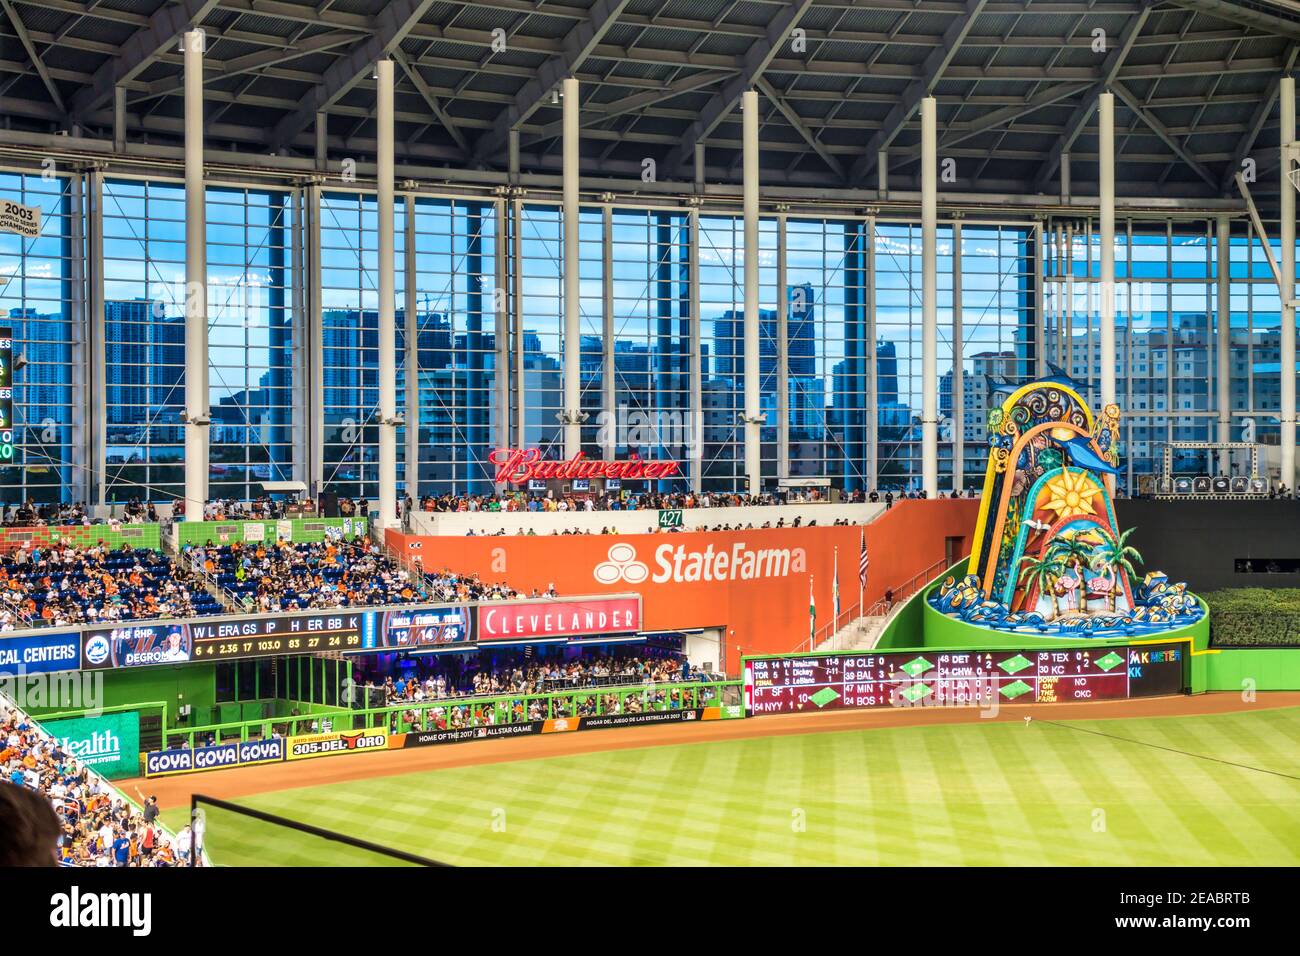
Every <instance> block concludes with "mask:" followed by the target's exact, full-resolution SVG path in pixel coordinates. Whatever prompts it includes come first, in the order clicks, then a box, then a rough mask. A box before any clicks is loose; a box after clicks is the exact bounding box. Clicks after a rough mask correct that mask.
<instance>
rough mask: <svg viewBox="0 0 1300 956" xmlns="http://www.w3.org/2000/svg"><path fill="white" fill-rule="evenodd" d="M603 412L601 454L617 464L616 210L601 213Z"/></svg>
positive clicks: (609, 207) (605, 207) (608, 207)
mask: <svg viewBox="0 0 1300 956" xmlns="http://www.w3.org/2000/svg"><path fill="white" fill-rule="evenodd" d="M600 226H601V229H600V354H601V359H600V362H601V368H600V410H601V413H602V415H603V416H604V420H603V421H602V422H601V427H600V436H601V449H600V450H601V454H602V455H604V456H605V460H606V461H613V460H614V457H615V456H616V455H617V453H618V438H619V435H618V431H619V415H618V405H617V397H616V392H615V390H614V374H615V369H614V243H613V238H612V237H613V235H614V207H613V206H612V205H611V204H610V203H609V202H606V203H605V204H604V205H603V206H601V209H600Z"/></svg>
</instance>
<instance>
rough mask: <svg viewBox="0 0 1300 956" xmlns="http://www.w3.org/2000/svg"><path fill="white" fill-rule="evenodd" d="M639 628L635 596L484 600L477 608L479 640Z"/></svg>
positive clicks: (638, 614)
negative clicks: (521, 601)
mask: <svg viewBox="0 0 1300 956" xmlns="http://www.w3.org/2000/svg"><path fill="white" fill-rule="evenodd" d="M640 629H641V602H640V601H639V600H638V599H637V598H634V597H630V598H593V599H591V600H588V601H536V602H529V603H527V604H482V605H479V608H478V639H479V640H480V641H518V640H527V639H528V638H537V639H543V640H545V639H546V638H565V637H582V636H585V635H597V634H626V633H630V632H631V633H634V632H636V631H638V630H640Z"/></svg>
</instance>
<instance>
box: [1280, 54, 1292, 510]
mask: <svg viewBox="0 0 1300 956" xmlns="http://www.w3.org/2000/svg"><path fill="white" fill-rule="evenodd" d="M1278 107H1279V109H1280V110H1281V116H1280V118H1279V124H1278V131H1279V141H1280V142H1281V144H1282V164H1281V168H1282V176H1281V182H1280V183H1279V187H1280V193H1281V195H1280V196H1279V200H1280V202H1279V203H1278V209H1279V217H1280V218H1281V223H1280V228H1279V232H1280V234H1281V240H1282V261H1281V263H1280V266H1279V268H1280V270H1281V273H1282V276H1281V278H1282V282H1281V285H1280V286H1279V288H1278V292H1279V293H1280V294H1281V296H1282V334H1281V340H1280V342H1279V349H1278V351H1279V359H1280V361H1281V365H1282V368H1281V378H1282V382H1281V385H1282V401H1281V403H1280V413H1279V417H1280V419H1281V426H1282V448H1281V452H1282V454H1281V464H1282V483H1283V484H1284V485H1286V486H1287V488H1289V489H1291V490H1292V491H1294V490H1295V418H1296V409H1295V375H1296V371H1295V194H1296V189H1295V185H1294V184H1293V183H1292V182H1291V159H1290V153H1289V150H1288V149H1287V147H1289V146H1291V144H1292V143H1294V142H1295V79H1294V77H1290V76H1284V77H1282V81H1281V83H1279V84H1278Z"/></svg>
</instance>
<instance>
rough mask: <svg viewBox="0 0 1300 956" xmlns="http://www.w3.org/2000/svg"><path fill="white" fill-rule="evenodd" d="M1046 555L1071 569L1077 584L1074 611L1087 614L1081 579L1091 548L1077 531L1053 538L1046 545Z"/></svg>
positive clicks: (1090, 557)
mask: <svg viewBox="0 0 1300 956" xmlns="http://www.w3.org/2000/svg"><path fill="white" fill-rule="evenodd" d="M1047 550H1048V553H1049V554H1050V555H1051V556H1052V558H1053V559H1054V560H1056V561H1057V562H1058V563H1060V564H1061V565H1062V566H1064V567H1067V568H1072V569H1073V570H1074V577H1075V579H1076V580H1077V581H1078V582H1079V583H1078V588H1077V591H1078V594H1079V604H1078V606H1077V607H1076V610H1079V611H1083V612H1085V613H1086V612H1087V610H1088V591H1087V584H1086V582H1085V581H1084V578H1083V569H1084V567H1085V566H1088V565H1089V564H1091V562H1092V555H1093V551H1092V547H1091V546H1090V545H1089V544H1088V543H1087V542H1086V541H1084V540H1083V539H1082V538H1081V537H1080V536H1079V533H1078V532H1077V531H1075V532H1071V533H1070V534H1064V535H1061V537H1059V538H1054V539H1053V540H1052V543H1051V544H1050V545H1048V549H1047Z"/></svg>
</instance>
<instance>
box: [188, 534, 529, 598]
mask: <svg viewBox="0 0 1300 956" xmlns="http://www.w3.org/2000/svg"><path fill="white" fill-rule="evenodd" d="M184 550H185V553H186V555H187V558H188V560H190V561H192V562H195V563H196V564H197V565H199V566H201V567H202V568H203V569H204V571H205V572H206V573H207V574H209V575H210V576H211V577H212V578H213V580H214V581H215V582H216V584H217V585H218V586H219V587H222V588H225V589H226V590H227V591H228V592H230V593H231V594H232V595H233V596H234V598H235V600H236V601H237V602H238V603H239V604H240V605H241V606H242V607H243V608H244V609H245V610H247V611H275V610H307V609H319V608H335V607H359V606H366V605H380V604H415V603H447V602H458V601H459V602H463V601H503V600H508V599H510V598H516V597H527V596H529V595H524V594H521V593H519V592H518V591H516V590H514V589H513V588H510V587H508V586H507V585H505V584H503V583H500V582H488V581H484V580H482V579H481V578H480V577H478V576H477V575H465V574H457V573H455V572H453V571H450V570H447V571H443V572H439V573H431V574H425V573H421V572H420V571H419V570H413V569H407V568H404V567H402V566H400V565H399V564H398V563H397V562H396V561H394V560H393V559H392V558H391V557H390V556H389V555H388V554H386V553H385V552H384V551H383V549H382V548H380V547H378V546H377V545H375V544H372V543H371V542H369V541H365V540H362V539H357V540H354V541H343V540H341V539H336V540H326V541H322V542H319V543H315V544H302V543H300V544H290V543H289V542H257V543H242V542H241V543H235V544H229V545H221V546H217V545H214V544H213V543H212V542H211V541H209V542H208V543H207V544H206V545H203V546H200V547H193V546H187V547H186V548H185V549H184ZM554 593H555V592H554V589H553V588H552V589H550V590H549V591H548V592H534V594H533V595H531V596H535V597H542V596H553V595H554Z"/></svg>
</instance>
